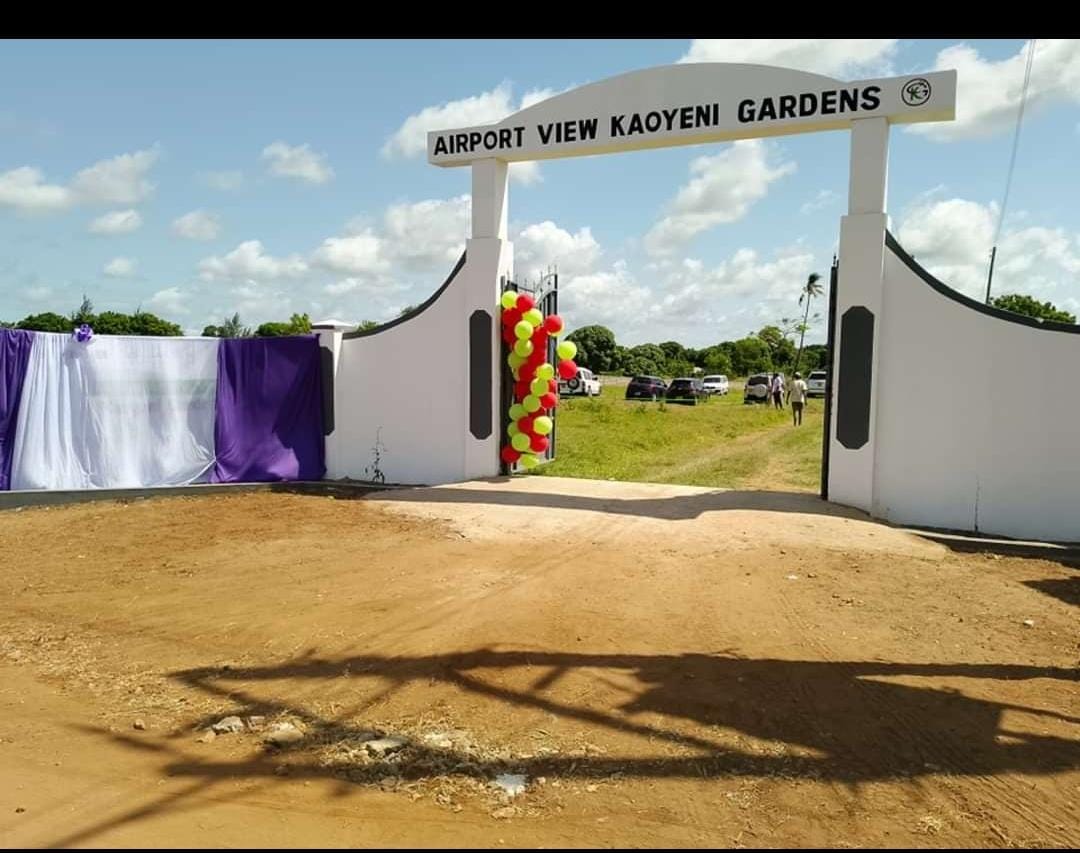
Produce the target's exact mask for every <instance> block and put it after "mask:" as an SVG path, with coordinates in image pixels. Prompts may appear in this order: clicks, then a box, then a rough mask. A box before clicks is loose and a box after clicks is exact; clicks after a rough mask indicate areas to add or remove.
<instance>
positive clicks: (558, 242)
mask: <svg viewBox="0 0 1080 853" xmlns="http://www.w3.org/2000/svg"><path fill="white" fill-rule="evenodd" d="M513 243H514V267H515V274H516V275H517V276H518V279H519V280H524V281H532V280H534V279H536V278H537V277H538V276H539V275H542V274H543V273H544V272H545V271H546V270H547V268H548V267H550V266H557V267H558V270H559V273H560V274H561V275H562V276H563V277H564V278H565V277H569V276H575V275H581V274H584V273H586V272H589V271H590V270H592V269H593V267H594V266H595V265H596V262H597V261H598V260H599V258H600V244H599V243H597V242H596V240H595V238H594V237H593V235H592V231H591V229H589V228H587V227H586V228H581V229H579V230H578V232H577V233H576V234H571V233H570V232H569V231H566V230H565V229H563V228H560V227H559V226H558V225H556V224H555V223H554V222H552V221H551V220H546V221H544V222H537V223H534V224H532V225H528V226H526V227H525V228H523V229H521V231H520V232H519V233H518V235H517V236H516V237H515V238H514V240H513Z"/></svg>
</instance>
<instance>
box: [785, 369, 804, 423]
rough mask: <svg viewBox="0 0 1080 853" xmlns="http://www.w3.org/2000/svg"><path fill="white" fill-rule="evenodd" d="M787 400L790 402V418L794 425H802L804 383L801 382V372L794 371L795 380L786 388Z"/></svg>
mask: <svg viewBox="0 0 1080 853" xmlns="http://www.w3.org/2000/svg"><path fill="white" fill-rule="evenodd" d="M787 396H788V402H789V403H791V419H792V421H793V425H794V426H802V410H803V406H805V405H806V383H805V382H803V379H802V374H800V373H798V372H796V374H795V381H793V382H792V383H791V388H789V389H788V394H787Z"/></svg>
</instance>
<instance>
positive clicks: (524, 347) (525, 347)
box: [514, 323, 533, 358]
mask: <svg viewBox="0 0 1080 853" xmlns="http://www.w3.org/2000/svg"><path fill="white" fill-rule="evenodd" d="M525 325H528V323H526V324H525ZM532 351H533V342H532V341H530V340H529V339H528V338H522V339H519V340H518V341H517V342H515V344H514V352H516V353H517V354H518V355H520V356H522V357H523V358H527V357H528V356H530V355H532Z"/></svg>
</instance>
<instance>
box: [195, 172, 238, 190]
mask: <svg viewBox="0 0 1080 853" xmlns="http://www.w3.org/2000/svg"><path fill="white" fill-rule="evenodd" d="M202 180H203V182H204V183H205V184H206V185H207V186H209V187H212V188H213V189H215V190H221V191H222V192H229V191H231V190H236V189H239V188H240V187H241V185H242V184H243V183H244V173H243V172H238V171H231V172H204V173H203V175H202Z"/></svg>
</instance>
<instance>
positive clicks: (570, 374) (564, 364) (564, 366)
mask: <svg viewBox="0 0 1080 853" xmlns="http://www.w3.org/2000/svg"><path fill="white" fill-rule="evenodd" d="M559 376H561V377H562V378H563V379H573V378H574V377H575V376H577V364H575V363H574V360H573V359H572V358H566V359H563V360H562V361H560V362H559Z"/></svg>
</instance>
